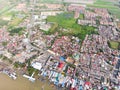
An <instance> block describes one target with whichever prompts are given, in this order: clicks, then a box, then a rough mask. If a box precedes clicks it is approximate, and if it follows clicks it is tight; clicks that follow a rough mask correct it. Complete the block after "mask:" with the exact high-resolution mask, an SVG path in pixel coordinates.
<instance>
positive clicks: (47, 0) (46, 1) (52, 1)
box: [40, 0, 62, 3]
mask: <svg viewBox="0 0 120 90" xmlns="http://www.w3.org/2000/svg"><path fill="white" fill-rule="evenodd" d="M40 1H41V2H42V3H61V2H62V0H40Z"/></svg>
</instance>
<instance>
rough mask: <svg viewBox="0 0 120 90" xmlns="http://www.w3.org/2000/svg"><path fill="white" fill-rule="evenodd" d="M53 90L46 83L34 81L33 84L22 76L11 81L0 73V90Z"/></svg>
mask: <svg viewBox="0 0 120 90" xmlns="http://www.w3.org/2000/svg"><path fill="white" fill-rule="evenodd" d="M41 87H44V90H55V89H54V88H53V87H52V86H51V85H48V83H43V82H40V80H36V81H35V82H34V83H33V82H31V81H29V80H28V79H26V78H23V77H22V76H19V77H18V78H17V79H16V80H13V79H11V78H10V77H8V76H7V75H5V74H2V73H0V90H42V88H41Z"/></svg>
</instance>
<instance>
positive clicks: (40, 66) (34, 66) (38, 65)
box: [31, 62, 42, 70]
mask: <svg viewBox="0 0 120 90" xmlns="http://www.w3.org/2000/svg"><path fill="white" fill-rule="evenodd" d="M31 66H32V67H33V68H35V69H37V70H40V69H41V68H42V64H41V63H39V62H34V63H32V64H31Z"/></svg>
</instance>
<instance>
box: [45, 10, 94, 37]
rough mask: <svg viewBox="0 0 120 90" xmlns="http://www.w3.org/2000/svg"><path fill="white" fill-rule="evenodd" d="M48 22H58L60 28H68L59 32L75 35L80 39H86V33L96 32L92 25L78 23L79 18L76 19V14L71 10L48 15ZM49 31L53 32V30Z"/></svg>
mask: <svg viewBox="0 0 120 90" xmlns="http://www.w3.org/2000/svg"><path fill="white" fill-rule="evenodd" d="M81 17H83V16H81ZM47 22H53V23H57V24H58V27H59V28H60V29H61V28H64V29H66V30H67V31H64V30H60V31H59V34H60V33H61V34H62V35H74V36H77V37H79V38H80V39H84V37H85V36H86V34H91V33H95V28H94V27H92V26H82V25H78V24H77V20H76V19H74V14H73V13H69V12H66V13H62V14H58V15H56V16H48V18H47ZM53 31H55V30H53ZM49 32H51V30H50V31H49Z"/></svg>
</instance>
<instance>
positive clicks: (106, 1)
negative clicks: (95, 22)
mask: <svg viewBox="0 0 120 90" xmlns="http://www.w3.org/2000/svg"><path fill="white" fill-rule="evenodd" d="M116 3H117V1H111V0H96V2H95V3H94V4H93V5H92V4H91V5H88V7H97V8H106V9H108V10H109V12H110V13H112V14H113V15H115V16H117V17H118V18H120V8H119V7H117V6H115V5H114V4H116Z"/></svg>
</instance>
